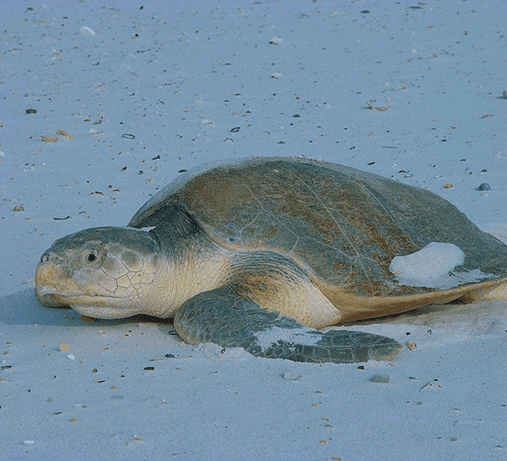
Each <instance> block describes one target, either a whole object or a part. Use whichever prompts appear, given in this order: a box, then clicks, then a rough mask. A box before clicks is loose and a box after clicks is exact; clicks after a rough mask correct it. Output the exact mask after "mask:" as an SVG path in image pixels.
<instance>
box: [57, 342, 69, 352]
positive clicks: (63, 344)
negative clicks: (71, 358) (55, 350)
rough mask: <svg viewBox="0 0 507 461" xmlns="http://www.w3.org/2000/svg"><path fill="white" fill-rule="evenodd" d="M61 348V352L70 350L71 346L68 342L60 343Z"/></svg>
mask: <svg viewBox="0 0 507 461" xmlns="http://www.w3.org/2000/svg"><path fill="white" fill-rule="evenodd" d="M59 349H60V351H61V352H70V346H69V345H68V344H67V343H60V347H59Z"/></svg>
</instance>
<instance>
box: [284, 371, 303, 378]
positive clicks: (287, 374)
mask: <svg viewBox="0 0 507 461" xmlns="http://www.w3.org/2000/svg"><path fill="white" fill-rule="evenodd" d="M282 378H283V379H285V381H301V378H302V376H301V375H296V374H295V373H293V372H292V371H290V370H285V371H284V372H283V374H282Z"/></svg>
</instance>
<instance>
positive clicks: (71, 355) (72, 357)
mask: <svg viewBox="0 0 507 461" xmlns="http://www.w3.org/2000/svg"><path fill="white" fill-rule="evenodd" d="M67 358H68V359H69V360H75V358H76V357H74V354H69V355H67Z"/></svg>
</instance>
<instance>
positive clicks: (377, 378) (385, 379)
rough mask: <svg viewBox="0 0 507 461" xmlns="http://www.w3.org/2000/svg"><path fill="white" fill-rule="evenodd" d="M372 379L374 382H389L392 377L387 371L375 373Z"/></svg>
mask: <svg viewBox="0 0 507 461" xmlns="http://www.w3.org/2000/svg"><path fill="white" fill-rule="evenodd" d="M370 381H371V382H372V383H381V384H387V383H388V382H389V381H391V378H390V377H389V375H387V374H385V373H379V374H378V375H375V376H374V377H373V378H371V379H370Z"/></svg>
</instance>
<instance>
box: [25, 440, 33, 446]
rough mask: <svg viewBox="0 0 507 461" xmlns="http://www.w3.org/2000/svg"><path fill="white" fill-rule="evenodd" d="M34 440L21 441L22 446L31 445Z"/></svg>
mask: <svg viewBox="0 0 507 461" xmlns="http://www.w3.org/2000/svg"><path fill="white" fill-rule="evenodd" d="M34 443H35V440H23V445H33V444H34Z"/></svg>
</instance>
